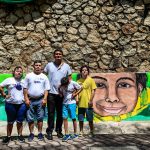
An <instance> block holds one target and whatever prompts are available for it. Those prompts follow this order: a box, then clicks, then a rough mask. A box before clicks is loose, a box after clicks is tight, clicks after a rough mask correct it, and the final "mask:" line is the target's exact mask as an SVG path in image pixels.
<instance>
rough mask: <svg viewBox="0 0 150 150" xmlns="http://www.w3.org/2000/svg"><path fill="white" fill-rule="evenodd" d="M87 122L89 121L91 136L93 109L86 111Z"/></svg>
mask: <svg viewBox="0 0 150 150" xmlns="http://www.w3.org/2000/svg"><path fill="white" fill-rule="evenodd" d="M86 116H87V121H89V127H90V133H91V134H93V130H94V126H93V108H87V109H86Z"/></svg>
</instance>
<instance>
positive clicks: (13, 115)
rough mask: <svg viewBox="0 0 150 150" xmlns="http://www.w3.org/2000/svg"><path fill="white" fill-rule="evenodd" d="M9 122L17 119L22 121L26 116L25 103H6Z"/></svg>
mask: <svg viewBox="0 0 150 150" xmlns="http://www.w3.org/2000/svg"><path fill="white" fill-rule="evenodd" d="M5 111H6V114H7V122H8V123H10V124H13V123H14V122H15V121H17V122H20V123H22V122H23V121H24V119H25V117H26V111H27V107H26V104H25V103H22V104H11V103H8V102H6V103H5Z"/></svg>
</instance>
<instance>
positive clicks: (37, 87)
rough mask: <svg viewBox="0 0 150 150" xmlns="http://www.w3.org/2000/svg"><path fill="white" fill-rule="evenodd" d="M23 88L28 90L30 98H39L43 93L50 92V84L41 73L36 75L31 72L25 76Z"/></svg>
mask: <svg viewBox="0 0 150 150" xmlns="http://www.w3.org/2000/svg"><path fill="white" fill-rule="evenodd" d="M24 88H26V89H28V94H29V96H30V97H32V98H34V97H41V96H43V95H44V91H46V90H50V84H49V80H48V78H47V76H46V75H45V74H43V73H41V74H38V75H37V74H35V73H34V72H32V73H29V74H27V75H26V77H25V81H24Z"/></svg>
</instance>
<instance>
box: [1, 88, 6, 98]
mask: <svg viewBox="0 0 150 150" xmlns="http://www.w3.org/2000/svg"><path fill="white" fill-rule="evenodd" d="M3 88H4V87H2V86H0V93H1V95H2V96H3V97H4V98H6V93H5V92H4V89H3Z"/></svg>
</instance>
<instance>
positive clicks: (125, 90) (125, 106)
mask: <svg viewBox="0 0 150 150" xmlns="http://www.w3.org/2000/svg"><path fill="white" fill-rule="evenodd" d="M93 78H94V80H95V82H96V84H97V89H96V91H95V96H94V99H93V108H94V112H95V113H96V114H98V115H100V116H115V115H122V114H126V113H129V112H132V111H133V110H134V108H135V106H136V104H137V100H138V96H139V95H140V93H141V91H142V90H143V89H144V88H146V74H136V73H115V74H114V73H98V74H95V75H94V74H93Z"/></svg>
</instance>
